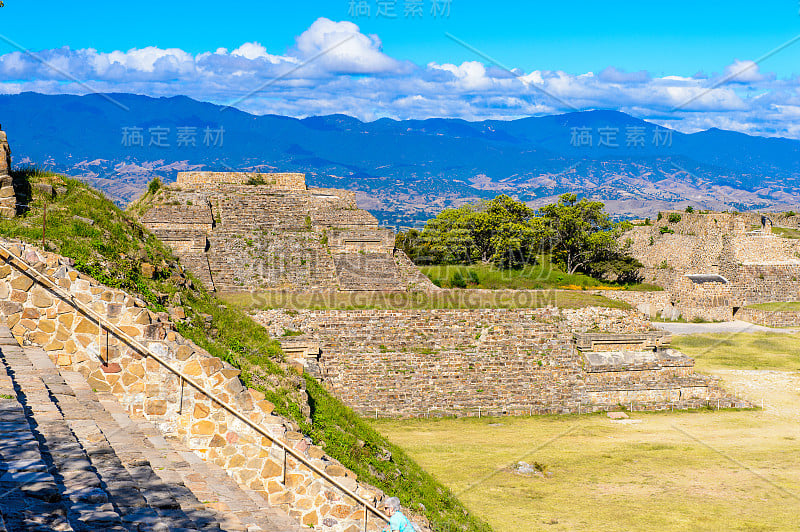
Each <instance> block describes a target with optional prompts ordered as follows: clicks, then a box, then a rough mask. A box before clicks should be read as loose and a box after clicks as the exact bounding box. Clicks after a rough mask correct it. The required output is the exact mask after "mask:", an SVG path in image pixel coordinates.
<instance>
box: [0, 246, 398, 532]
mask: <svg viewBox="0 0 800 532" xmlns="http://www.w3.org/2000/svg"><path fill="white" fill-rule="evenodd" d="M3 245H6V246H8V247H9V248H10V249H11V250H12V252H13V253H15V254H17V255H18V256H21V257H22V258H23V259H24V260H25V261H27V262H28V263H29V264H32V265H33V266H34V268H35V269H36V270H38V271H39V272H42V273H44V274H46V275H48V276H49V277H50V278H51V279H53V280H54V282H56V283H57V284H58V285H59V286H60V287H61V288H63V289H64V290H66V291H67V292H69V293H70V294H71V295H72V296H73V297H74V298H75V299H77V300H78V301H81V302H83V303H85V304H86V305H88V306H90V307H91V308H92V309H93V310H94V311H96V312H97V313H99V314H100V315H101V316H105V317H106V318H107V319H108V320H109V321H110V322H111V323H113V324H115V325H117V326H118V327H120V328H121V329H122V330H123V331H125V332H126V333H127V334H129V335H131V336H132V337H134V338H135V339H137V340H138V341H140V342H142V343H143V344H145V345H146V346H148V348H149V349H151V350H152V351H153V352H155V353H157V354H159V355H160V356H162V357H163V358H165V359H167V360H168V361H169V363H170V364H172V365H174V366H175V367H177V368H178V369H180V370H182V371H184V372H185V373H186V374H187V375H189V376H190V377H191V378H193V379H196V380H197V381H199V382H200V383H201V384H202V385H203V386H204V387H205V388H206V389H208V390H210V391H211V392H212V393H213V394H214V395H215V397H217V398H219V399H220V400H223V401H227V402H229V403H232V404H233V405H235V406H236V407H237V408H238V409H239V410H240V411H241V412H242V413H243V414H244V415H246V416H248V417H249V418H250V419H251V420H252V421H253V422H255V423H257V424H259V425H260V426H261V427H263V428H265V429H266V430H267V431H268V432H269V433H270V434H272V435H273V437H275V438H280V439H283V440H284V441H286V442H287V443H288V444H289V446H291V447H293V448H294V449H295V450H297V451H298V452H300V453H302V454H303V455H305V456H306V457H307V458H308V459H309V460H310V461H311V463H313V464H315V465H316V466H318V467H320V468H322V469H323V470H325V471H326V472H327V473H328V474H330V475H331V476H333V477H335V478H336V479H337V480H338V481H340V482H341V483H342V484H343V485H345V486H348V487H349V488H352V489H353V490H355V491H356V492H357V493H358V495H360V496H362V497H363V498H365V499H367V500H369V501H371V502H373V503H377V502H378V501H379V500H380V498H381V497H382V496H383V494H382V493H380V491H379V490H377V489H376V488H373V487H371V486H368V485H366V484H363V483H359V482H358V481H357V477H356V475H355V474H354V473H352V472H350V471H348V470H347V469H345V468H344V467H342V466H341V464H339V463H338V462H336V461H335V460H333V459H332V458H330V457H328V456H327V455H326V454H325V453H324V451H323V450H322V449H320V448H319V447H316V446H314V445H312V444H311V442H310V440H309V439H307V438H305V437H304V436H303V435H302V434H300V433H298V432H295V431H294V430H292V429H293V428H294V427H293V426H292V424H291V423H290V422H288V421H286V420H285V419H283V418H280V417H278V416H276V415H274V413H273V406H272V404H270V403H269V402H267V401H265V400H264V395H263V394H261V393H259V392H257V391H255V390H250V389H247V388H245V387H244V386H243V385H242V383H241V381H240V380H239V378H238V375H239V371H238V370H236V369H234V368H233V367H231V366H230V365H229V364H227V363H225V362H223V361H221V360H219V359H217V358H215V357H212V356H211V355H209V354H208V353H207V352H206V351H204V350H202V349H201V348H199V347H198V346H197V345H195V344H193V343H192V342H190V341H188V340H186V339H185V338H183V337H182V336H181V335H180V334H178V333H177V332H176V331H175V330H174V328H173V325H172V323H170V322H169V321H167V319H166V315H159V314H154V313H152V312H150V311H149V310H147V309H146V308H144V307H145V304H144V303H143V302H142V301H140V300H137V299H134V298H132V297H131V296H129V295H128V294H126V293H124V292H122V291H120V290H115V289H110V288H107V287H104V286H102V285H100V284H99V283H97V282H96V281H94V280H93V279H91V278H89V277H86V276H85V275H83V274H80V273H79V272H77V271H76V270H74V269H73V268H71V267H70V266H69V261H68V260H67V259H63V258H61V257H59V256H57V255H54V254H51V253H44V252H41V251H39V250H38V249H36V248H34V247H31V246H28V245H22V244H14V243H8V242H3ZM0 315H1V316H2V318H3V319H4V320H5V321H6V322H7V324H8V326H9V327H10V328H11V331H12V333H13V335H14V337H15V338H16V339H17V340H18V341H19V342H20V343H21V344H34V345H37V346H41V347H42V348H43V349H44V350H45V351H46V352H47V353H48V355H49V356H50V358H51V359H52V360H53V361H54V362H55V363H56V364H57V365H59V366H67V367H70V368H72V369H74V370H77V371H79V372H80V373H81V374H83V375H84V376H85V377H86V378H87V380H88V382H89V383H90V384H91V385H92V387H94V388H96V389H98V390H110V391H111V392H112V393H113V394H114V395H115V396H116V397H117V398H118V399H119V400H120V402H121V403H122V404H123V405H125V407H126V408H127V409H128V411H129V412H130V413H131V414H133V415H141V416H144V417H146V418H147V419H149V420H151V421H153V422H154V423H155V424H156V425H157V426H158V427H159V429H160V430H161V431H162V432H163V433H164V434H165V435H167V436H169V437H175V438H179V439H180V440H181V441H182V442H183V443H184V444H186V445H188V446H189V447H190V448H191V449H192V450H193V451H194V452H195V453H197V454H198V455H199V456H201V457H202V458H203V459H204V460H207V461H210V462H214V463H215V464H218V465H220V466H222V467H224V468H225V469H226V470H227V471H228V473H229V474H230V475H231V477H232V478H233V479H235V480H236V481H237V482H238V483H239V484H241V485H242V486H243V487H246V488H248V489H251V490H254V491H256V492H258V493H260V494H261V495H263V496H264V497H265V498H267V499H268V500H269V502H270V503H271V504H274V505H280V506H283V507H285V508H286V509H287V510H288V512H289V513H290V514H291V515H292V516H294V517H296V518H297V519H298V520H299V521H300V522H302V523H303V524H306V525H309V526H313V527H314V528H315V529H317V530H326V531H346V532H356V531H360V530H363V519H364V510H363V507H359V506H358V505H357V504H356V503H355V501H354V500H352V499H351V498H350V497H348V496H347V495H345V494H344V493H343V492H341V491H340V490H339V489H338V488H334V487H332V485H330V484H329V483H327V482H325V481H323V480H322V479H320V478H318V477H316V476H315V475H314V474H313V473H311V471H310V470H309V469H308V468H306V467H305V466H303V465H302V464H300V463H297V461H296V460H294V459H293V458H292V457H291V456H290V457H288V459H287V473H286V483H285V484H284V483H282V478H283V473H282V463H283V457H284V456H283V452H282V451H281V449H280V448H279V447H278V446H277V445H273V443H272V441H271V440H270V439H267V438H263V437H261V436H260V435H259V434H258V433H256V432H255V431H253V430H252V429H250V428H249V427H248V426H247V425H245V424H244V423H242V422H240V421H239V420H238V419H236V418H235V417H233V416H232V415H230V414H229V413H227V412H226V411H225V410H223V409H221V408H219V407H218V406H217V405H216V404H215V403H214V402H212V401H211V400H210V399H209V398H208V397H207V396H206V395H204V394H202V393H200V392H198V391H196V390H195V389H193V388H191V387H189V386H186V387H185V388H184V389H183V390H182V388H181V385H180V381H179V379H178V378H177V377H176V376H175V375H174V374H172V373H171V372H169V371H167V370H166V369H164V368H163V367H162V366H161V365H160V364H159V363H157V362H156V361H155V360H154V359H152V358H151V357H147V356H143V354H142V353H139V352H137V351H136V350H134V349H132V348H130V346H128V345H126V344H125V342H124V341H123V340H122V339H121V338H117V337H116V336H115V335H114V334H107V333H106V332H105V331H103V330H102V329H101V328H100V327H98V324H97V323H95V322H94V321H93V320H92V319H91V318H89V317H87V316H85V315H84V314H83V313H82V312H80V311H78V310H77V309H76V307H74V306H73V305H72V304H70V303H69V302H67V301H65V300H63V299H61V298H60V297H59V296H57V295H56V294H55V293H53V292H51V291H49V290H48V289H46V288H44V287H43V286H41V285H39V284H38V283H36V282H34V280H33V279H32V278H31V277H29V276H28V275H26V274H24V273H22V272H21V271H20V270H19V269H17V268H16V267H14V266H12V265H11V264H8V263H6V262H2V261H0ZM369 523H370V525H369V530H377V529H378V520H377V518H374V517H372V518H371V519H370V521H369Z"/></svg>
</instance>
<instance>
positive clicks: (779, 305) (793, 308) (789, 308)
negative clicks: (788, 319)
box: [747, 301, 800, 312]
mask: <svg viewBox="0 0 800 532" xmlns="http://www.w3.org/2000/svg"><path fill="white" fill-rule="evenodd" d="M747 308H754V309H757V310H769V311H772V312H775V311H786V312H797V311H798V310H800V301H775V302H773V303H756V304H755V305H748V306H747Z"/></svg>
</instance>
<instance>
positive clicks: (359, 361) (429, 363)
mask: <svg viewBox="0 0 800 532" xmlns="http://www.w3.org/2000/svg"><path fill="white" fill-rule="evenodd" d="M256 319H257V320H259V321H260V322H261V323H262V324H264V325H265V326H266V327H267V328H268V329H269V330H270V332H271V334H273V335H274V336H275V337H278V338H280V337H283V334H284V332H285V331H287V330H289V331H299V332H302V333H303V336H299V337H297V336H294V337H292V339H291V342H292V343H294V344H297V343H299V344H301V347H302V350H303V356H305V357H306V361H305V364H306V366H307V367H314V371H316V372H318V373H319V374H320V376H321V378H322V379H323V382H324V383H325V385H326V386H327V387H328V388H329V389H330V390H331V391H332V392H333V393H334V394H336V395H337V396H338V397H340V398H341V399H342V400H344V401H345V402H346V403H347V404H348V405H350V406H351V407H353V408H354V409H355V410H357V411H358V412H360V413H362V414H363V415H368V416H374V415H377V416H424V415H442V414H447V415H452V414H456V415H479V413H508V414H529V413H565V412H586V411H594V410H610V409H616V408H619V404H620V403H623V402H624V403H625V404H626V406H629V404H630V403H631V402H633V403H634V404H633V405H632V406H633V407H634V408H637V409H662V408H671V407H676V408H687V407H694V406H699V405H701V404H705V401H709V400H712V399H713V400H716V399H717V398H720V399H721V400H722V401H723V404H732V403H733V402H735V401H734V400H733V399H732V398H730V397H727V396H726V395H725V394H724V392H722V391H721V390H720V389H719V388H717V387H716V385H715V384H714V381H713V380H712V379H710V378H708V377H705V376H700V375H695V374H694V373H693V372H692V370H691V367H692V365H693V362H692V361H691V359H689V358H688V357H685V356H683V355H681V354H680V353H678V352H676V351H673V350H668V344H669V341H668V340H663V341H661V343H659V344H652V345H647V346H645V345H642V343H641V336H642V335H645V336H647V335H653V334H656V335H659V334H662V333H652V332H649V331H650V323H649V320H648V319H647V318H646V317H644V316H642V315H640V314H637V313H636V312H633V311H623V310H616V309H600V308H588V309H579V310H569V309H556V308H541V309H517V310H502V309H469V310H449V309H447V310H445V309H441V310H391V311H390V310H385V311H380V310H377V311H333V310H331V311H303V310H301V311H299V312H297V313H294V312H292V313H288V312H286V311H283V310H269V311H262V312H259V313H258V314H257V315H256ZM593 330H598V331H603V332H604V333H605V335H606V336H607V335H608V334H611V335H612V336H613V337H614V340H613V341H614V342H616V343H614V346H615V347H614V348H613V351H612V350H610V349H606V350H605V352H606V353H609V352H613V354H614V355H613V357H612V359H610V360H607V361H606V363H604V364H601V365H600V366H597V367H595V368H594V369H592V363H591V360H590V358H589V357H591V356H594V355H592V354H591V353H594V351H592V350H591V349H590V350H588V351H587V352H583V351H581V350H579V349H578V348H577V347H576V344H575V339H574V337H573V335H574V333H575V332H576V331H577V332H581V331H583V332H586V331H593ZM309 346H318V350H319V351H316V352H315V351H313V350H312V349H309ZM642 360H646V363H642Z"/></svg>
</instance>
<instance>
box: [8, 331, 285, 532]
mask: <svg viewBox="0 0 800 532" xmlns="http://www.w3.org/2000/svg"><path fill="white" fill-rule="evenodd" d="M0 362H2V364H0V390H7V389H11V390H13V391H14V392H16V396H18V397H20V398H22V403H21V404H19V407H18V410H19V411H20V412H19V415H18V416H17V421H18V422H17V423H16V424H14V423H13V421H14V416H9V421H8V422H6V421H5V420H4V419H3V417H2V416H0V434H2V435H4V434H5V433H8V434H10V435H12V436H14V437H16V438H17V444H18V445H16V446H14V448H15V449H16V448H17V447H19V449H20V450H19V451H18V452H16V454H12V453H11V452H9V453H8V457H7V459H6V454H3V452H4V449H5V447H4V446H3V444H2V443H0V457H2V460H0V472H2V471H4V470H5V471H7V473H5V474H8V475H10V477H9V478H10V479H11V480H12V481H15V482H18V483H29V484H30V487H26V489H27V491H25V492H21V494H22V493H25V494H27V493H28V492H31V493H33V495H31V496H34V497H38V498H36V499H35V501H34V502H36V501H40V500H41V499H43V498H44V499H47V501H46V502H47V503H48V504H51V505H52V504H55V505H56V506H57V508H54V509H51V508H41V509H40V512H39V514H38V515H50V514H52V515H53V516H55V517H53V519H55V518H56V517H58V516H61V517H62V520H63V523H62V522H57V523H55V524H54V526H63V527H64V528H63V530H101V529H102V530H177V531H180V530H227V531H258V530H265V531H266V530H269V531H284V530H285V531H287V532H288V531H291V532H295V531H299V530H301V527H300V525H299V524H297V523H296V522H295V521H294V520H293V519H291V518H290V517H289V516H288V515H286V514H285V513H284V512H282V511H281V510H278V509H275V508H272V507H270V506H269V505H268V504H267V502H266V501H265V500H264V499H262V498H261V497H260V496H258V495H257V494H255V493H254V492H246V491H245V490H242V489H241V488H239V486H237V485H236V483H235V482H234V481H233V480H232V479H230V478H229V477H228V476H227V474H226V473H225V472H224V471H223V470H222V469H220V468H218V467H216V466H213V465H211V464H206V463H205V462H203V461H202V460H201V459H200V458H199V457H197V456H196V455H195V454H194V453H192V452H190V451H189V450H188V449H186V448H183V447H180V446H179V445H178V444H177V443H176V442H167V441H166V440H165V439H164V438H163V437H161V436H160V433H159V432H158V430H157V428H156V427H155V426H153V425H152V424H151V423H149V422H147V421H146V420H135V419H132V418H131V417H129V416H128V415H127V413H126V412H125V409H124V408H123V407H122V405H120V404H119V402H118V401H117V400H116V398H114V397H113V395H111V394H110V393H98V392H95V391H93V390H92V388H91V386H90V385H89V384H88V383H87V382H86V379H85V378H83V376H82V375H80V374H79V373H76V372H73V371H68V370H65V369H61V370H59V368H57V367H56V366H54V365H53V364H52V362H51V361H50V359H49V358H48V356H47V354H46V353H45V352H44V351H42V350H41V349H39V348H30V347H25V348H24V349H23V348H20V347H19V346H18V345H17V344H16V341H15V340H14V339H13V338H10V333H9V332H8V329H6V328H4V327H0ZM2 370H6V371H8V375H10V378H9V376H8V375H7V376H6V378H5V379H3V376H2ZM0 393H7V392H0ZM8 395H12V394H8ZM0 402H2V401H0ZM20 419H21V420H22V421H24V423H22V422H21V421H20ZM5 423H11V424H5ZM26 426H27V428H26ZM3 431H5V433H3ZM0 441H5V439H4V438H0ZM23 443H26V445H24V446H23V445H22V444H23ZM0 483H2V477H0ZM51 499H52V500H51ZM1 502H2V501H0V503H1ZM37 507H41V503H39V504H38V506H37ZM42 512H44V513H42ZM48 512H49V513H48ZM29 513H32V514H33V515H37V514H36V513H35V512H29ZM0 515H3V511H2V506H1V505H0ZM12 517H13V516H12ZM18 521H19V519H18ZM45 525H47V526H50V523H49V522H48V523H45ZM10 529H14V528H13V527H12V528H10ZM48 529H51V528H48ZM52 529H59V528H52ZM0 532H2V529H0Z"/></svg>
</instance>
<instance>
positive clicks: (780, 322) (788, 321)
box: [734, 308, 800, 327]
mask: <svg viewBox="0 0 800 532" xmlns="http://www.w3.org/2000/svg"><path fill="white" fill-rule="evenodd" d="M734 317H735V318H736V319H737V320H742V321H747V322H750V323H755V324H756V325H763V326H764V327H800V311H797V310H794V311H789V310H779V311H774V310H760V309H755V308H742V309H739V310H738V311H736V314H734Z"/></svg>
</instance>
